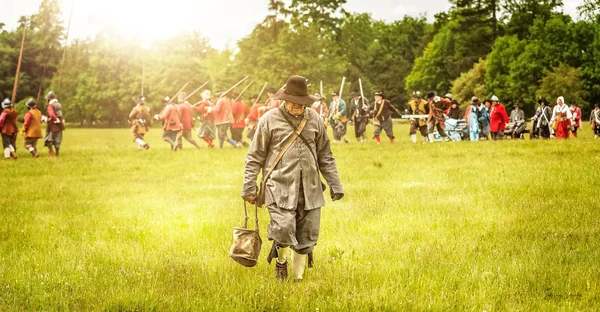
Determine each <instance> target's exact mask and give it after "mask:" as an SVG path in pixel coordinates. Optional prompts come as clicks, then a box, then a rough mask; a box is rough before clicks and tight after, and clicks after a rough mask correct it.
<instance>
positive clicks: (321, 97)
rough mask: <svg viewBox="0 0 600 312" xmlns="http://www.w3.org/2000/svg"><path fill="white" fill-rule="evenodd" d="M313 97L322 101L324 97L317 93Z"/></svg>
mask: <svg viewBox="0 0 600 312" xmlns="http://www.w3.org/2000/svg"><path fill="white" fill-rule="evenodd" d="M315 97H317V98H318V99H320V100H324V99H325V97H324V96H323V95H322V94H320V93H319V92H317V93H315Z"/></svg>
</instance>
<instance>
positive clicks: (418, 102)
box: [408, 91, 429, 143]
mask: <svg viewBox="0 0 600 312" xmlns="http://www.w3.org/2000/svg"><path fill="white" fill-rule="evenodd" d="M412 98H413V100H412V101H410V102H409V103H408V105H409V106H410V110H411V113H412V114H413V115H427V114H429V111H428V110H427V107H428V104H427V101H425V100H424V99H422V98H421V92H419V91H413V93H412ZM417 130H419V132H421V136H423V138H424V140H425V141H427V118H419V119H411V121H410V133H409V134H410V138H411V140H412V141H413V143H417Z"/></svg>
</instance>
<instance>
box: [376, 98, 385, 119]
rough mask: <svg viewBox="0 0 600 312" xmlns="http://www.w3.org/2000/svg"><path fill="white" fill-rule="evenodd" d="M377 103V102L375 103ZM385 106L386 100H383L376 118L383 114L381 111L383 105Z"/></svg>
mask: <svg viewBox="0 0 600 312" xmlns="http://www.w3.org/2000/svg"><path fill="white" fill-rule="evenodd" d="M375 104H377V103H375ZM384 106H385V100H381V106H379V110H378V111H377V116H375V118H379V115H381V112H382V111H383V107H384Z"/></svg>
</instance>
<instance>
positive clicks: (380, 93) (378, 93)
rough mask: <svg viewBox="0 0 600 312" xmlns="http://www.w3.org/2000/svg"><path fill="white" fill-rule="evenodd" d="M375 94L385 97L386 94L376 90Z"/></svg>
mask: <svg viewBox="0 0 600 312" xmlns="http://www.w3.org/2000/svg"><path fill="white" fill-rule="evenodd" d="M373 95H375V96H380V97H382V98H385V96H384V95H383V92H381V91H375V93H374V94H373Z"/></svg>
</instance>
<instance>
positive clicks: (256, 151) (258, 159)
mask: <svg viewBox="0 0 600 312" xmlns="http://www.w3.org/2000/svg"><path fill="white" fill-rule="evenodd" d="M256 129H257V131H256V133H255V134H254V139H253V140H252V144H250V149H249V150H248V154H247V155H246V166H245V167H244V185H243V187H242V196H255V195H256V194H257V193H258V187H257V186H256V179H257V178H258V174H259V173H260V170H261V169H262V168H264V167H265V162H266V160H267V155H268V151H269V146H270V144H271V133H270V130H269V127H268V124H267V123H266V118H262V119H259V120H258V126H257V127H256Z"/></svg>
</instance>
